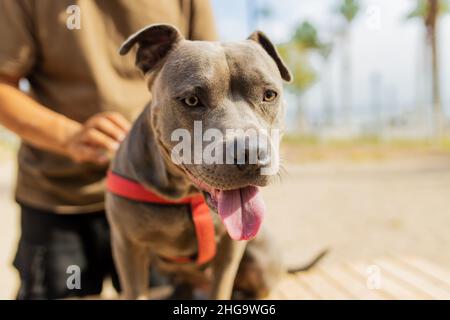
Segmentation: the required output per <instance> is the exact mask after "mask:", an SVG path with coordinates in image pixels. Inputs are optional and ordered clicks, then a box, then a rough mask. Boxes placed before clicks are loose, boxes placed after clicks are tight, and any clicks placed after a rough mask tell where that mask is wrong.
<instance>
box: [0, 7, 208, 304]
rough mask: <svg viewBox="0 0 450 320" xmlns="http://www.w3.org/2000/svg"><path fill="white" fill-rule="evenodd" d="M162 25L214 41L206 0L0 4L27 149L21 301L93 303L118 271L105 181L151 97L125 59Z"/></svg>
mask: <svg viewBox="0 0 450 320" xmlns="http://www.w3.org/2000/svg"><path fill="white" fill-rule="evenodd" d="M153 23H169V24H173V25H175V26H176V27H178V28H179V30H180V31H181V32H182V33H183V34H184V36H185V37H186V38H188V39H192V40H215V39H216V32H215V27H214V21H213V15H212V9H211V4H210V3H209V1H208V0H165V1H159V0H140V1H129V0H95V1H83V0H39V1H37V0H14V1H11V0H0V39H1V41H0V124H2V125H3V126H5V127H6V128H8V129H10V130H11V131H13V132H15V133H16V134H17V135H19V136H20V138H21V141H22V143H21V146H20V150H19V153H18V174H17V182H16V191H15V197H16V201H17V202H18V204H19V205H20V209H21V237H20V240H19V244H18V249H17V253H16V257H15V260H14V265H15V267H16V268H17V269H18V271H19V274H20V289H19V291H18V294H17V298H18V299H56V298H66V297H69V296H86V295H95V294H98V293H100V292H101V290H102V283H103V280H104V278H105V277H107V276H110V275H114V274H115V271H114V267H113V261H112V257H111V248H110V243H109V228H108V224H107V220H106V217H105V214H104V177H105V174H106V170H107V167H108V163H109V161H110V159H111V156H112V155H113V154H114V151H115V150H117V148H118V146H119V144H120V141H121V140H122V139H123V138H124V136H125V135H126V134H127V131H128V130H129V128H130V123H131V121H132V120H133V119H134V118H135V117H136V116H137V115H138V114H139V112H140V111H141V110H142V108H143V107H144V106H145V104H146V103H147V102H148V101H149V99H150V98H151V97H150V96H149V93H148V89H147V88H146V85H145V82H144V81H142V79H143V75H142V74H141V73H140V72H139V71H138V69H137V68H136V67H135V65H134V58H133V54H130V55H128V56H126V57H121V56H120V55H119V54H118V53H117V50H118V48H119V47H120V45H121V44H122V42H123V41H124V40H125V39H126V38H127V37H128V36H130V35H131V34H133V33H135V32H136V31H138V30H139V29H141V28H143V27H144V26H146V25H149V24H153ZM21 79H27V80H28V83H29V90H28V91H29V92H27V93H25V92H23V91H21V90H20V89H19V82H20V80H21ZM73 266H75V269H73V268H74V267H73ZM76 268H79V275H80V278H81V279H79V280H80V285H76V281H75V282H74V283H72V285H69V284H70V283H69V282H70V281H68V279H69V277H70V276H71V275H72V274H73V275H74V274H75V273H72V270H77V269H76ZM114 278H115V279H116V277H115V276H114ZM73 284H75V285H73ZM115 284H116V285H117V279H116V280H115Z"/></svg>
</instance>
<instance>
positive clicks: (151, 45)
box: [119, 24, 183, 74]
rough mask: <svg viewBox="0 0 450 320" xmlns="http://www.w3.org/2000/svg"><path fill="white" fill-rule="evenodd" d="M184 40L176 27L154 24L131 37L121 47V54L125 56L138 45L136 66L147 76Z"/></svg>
mask: <svg viewBox="0 0 450 320" xmlns="http://www.w3.org/2000/svg"><path fill="white" fill-rule="evenodd" d="M182 39H183V36H182V35H181V33H180V31H178V29H177V28H176V27H174V26H172V25H170V24H153V25H150V26H147V27H145V28H143V29H141V30H139V31H138V32H136V33H135V34H133V35H132V36H130V37H129V38H128V39H127V40H126V41H125V42H124V43H123V44H122V46H121V47H120V49H119V53H120V54H121V55H125V54H127V53H128V52H129V51H130V50H131V48H132V47H133V46H134V45H135V44H138V45H139V48H138V51H137V54H136V66H138V67H139V69H141V70H142V72H144V74H145V73H147V72H149V71H153V70H155V68H156V67H158V66H159V65H160V63H161V62H162V61H163V60H164V58H165V57H166V56H167V54H168V53H169V52H170V50H172V49H173V48H174V47H175V46H176V45H177V44H178V42H180V41H181V40H182Z"/></svg>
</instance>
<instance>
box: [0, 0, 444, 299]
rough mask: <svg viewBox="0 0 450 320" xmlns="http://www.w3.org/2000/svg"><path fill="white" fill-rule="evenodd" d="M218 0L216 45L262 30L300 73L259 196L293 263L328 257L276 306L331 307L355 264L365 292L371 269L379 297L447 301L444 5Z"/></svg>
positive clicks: (3, 282) (5, 256)
mask: <svg viewBox="0 0 450 320" xmlns="http://www.w3.org/2000/svg"><path fill="white" fill-rule="evenodd" d="M212 3H213V7H214V12H215V16H216V20H217V25H218V29H219V32H220V36H221V39H222V40H226V41H233V40H241V39H244V38H246V37H247V36H248V35H249V34H250V33H251V32H252V31H253V30H255V29H260V30H262V31H264V32H265V33H266V34H267V35H268V36H269V37H270V38H271V40H273V42H275V43H276V44H277V46H278V48H279V51H280V53H281V54H282V56H283V58H284V59H285V61H286V62H287V64H288V65H289V67H290V68H291V70H292V71H293V73H294V78H295V80H294V82H293V83H292V84H289V85H287V86H286V92H287V93H286V101H287V106H288V109H287V116H286V124H287V127H286V135H285V138H284V142H283V150H282V151H283V171H284V172H283V175H282V179H281V181H280V183H279V184H277V185H274V186H271V187H269V188H267V189H265V190H264V193H265V198H266V202H267V205H268V207H269V209H270V210H269V217H268V218H267V220H268V222H267V224H268V225H269V226H270V229H272V232H273V233H274V234H275V236H276V239H277V241H278V242H279V243H280V245H281V247H282V252H283V257H284V260H285V262H286V264H288V265H291V266H295V265H298V264H301V263H304V262H305V261H308V260H309V259H310V258H311V257H312V256H314V255H315V254H317V253H318V252H320V251H321V250H322V249H323V248H328V249H329V253H328V254H327V256H326V257H325V259H324V260H323V261H322V262H321V265H320V267H319V270H322V271H320V272H322V276H319V280H317V275H315V277H316V278H314V279H315V280H311V279H309V280H308V278H305V279H306V280H305V281H306V282H308V281H310V282H309V287H310V289H311V288H313V290H312V291H311V290H309V289H308V290H309V291H308V290H307V291H308V292H309V293H305V292H306V291H301V292H300V291H298V290H300V289H298V288H297V289H295V290H297V291H296V292H295V293H292V290H291V291H290V293H289V294H287V295H286V294H285V296H283V295H282V297H284V298H303V297H305V296H309V297H311V296H312V297H313V298H334V297H335V296H336V288H334V290H335V291H333V290H331V289H330V288H328V287H327V285H325V288H326V289H323V290H320V289H317V283H322V285H323V282H324V279H326V278H327V277H328V278H330V276H329V270H332V269H326V268H327V266H330V268H332V267H333V266H336V265H340V264H344V266H347V267H342V268H340V269H339V268H338V270H341V271H342V270H344V271H343V272H344V273H345V272H348V273H349V275H348V276H349V277H350V278H352V277H353V276H352V272H350V271H349V270H350V269H352V268H353V269H352V270H356V269H355V268H356V267H351V266H355V265H354V264H353V263H359V262H361V263H362V266H363V268H362V269H361V268H360V269H359V275H362V276H361V278H360V281H361V283H365V281H366V278H364V276H363V274H364V273H365V271H367V270H366V269H365V268H366V266H367V267H370V266H376V267H377V268H379V270H381V272H384V273H382V274H384V277H385V278H386V279H387V280H386V281H387V282H386V283H390V285H389V288H383V287H381V289H380V290H382V291H383V290H384V291H383V292H384V293H383V294H379V295H380V296H382V297H385V298H386V297H391V298H392V297H393V298H405V297H413V298H441V297H444V296H445V294H446V293H448V292H450V271H449V270H450V250H449V248H450V232H448V231H449V228H450V204H449V201H448V199H449V195H450V138H449V131H450V121H449V115H450V42H449V41H446V37H447V38H448V35H449V34H450V6H449V2H448V1H445V0H395V1H392V0H245V1H244V0H226V1H225V0H212ZM17 144H18V141H17V139H16V138H15V137H14V136H13V135H12V134H10V133H8V132H7V131H5V130H3V129H0V147H1V150H2V152H1V153H0V173H1V175H0V212H1V215H0V222H1V223H0V239H1V241H0V298H11V297H13V295H14V292H15V289H16V285H17V278H16V277H17V275H16V272H15V270H14V269H13V268H12V266H11V262H12V258H13V253H14V252H15V245H16V242H17V237H18V232H17V230H18V229H17V228H18V225H19V221H18V215H17V208H16V206H15V204H14V202H13V199H12V191H13V181H14V176H15V166H16V165H15V156H14V155H15V150H16V148H17ZM386 261H387V262H386ZM402 261H403V262H402ZM405 261H406V262H405ZM411 261H416V262H415V263H412V262H411ZM417 261H419V262H417ZM349 263H350V265H348V264H349ZM386 263H387V264H386ZM421 263H422V266H423V265H427V266H429V268H426V269H427V271H426V272H425V271H424V270H423V268H420V267H418V265H420V264H421ZM392 265H394V267H392ZM412 265H414V266H412ZM349 266H350V267H349ZM360 266H361V265H360ZM320 268H324V269H320ZM405 268H406V270H407V271H406V273H404V272H405V271H404V270H405ZM327 270H328V271H327ZM333 270H334V269H333ZM345 270H347V271H345ZM361 270H362V271H361ZM399 270H400V271H399ZM430 270H434V271H430ZM436 270H438V271H436ZM327 272H328V276H324V274H325V275H326V274H327ZM398 272H400V274H398ZM402 272H403V273H402ZM408 272H409V273H408ZM338 273H339V272H338ZM411 273H412V276H411ZM354 278H355V277H353V278H352V279H354ZM392 279H394V280H392ZM417 279H419V280H417ZM424 279H425V280H424ZM433 279H434V280H433ZM432 280H433V281H432ZM311 281H312V282H311ZM314 281H316V282H314ZM321 281H322V282H321ZM300 282H301V280H300ZM302 283H304V282H302ZM430 283H432V284H433V285H432V286H431V288H432V289H430V287H429V286H430ZM302 285H303V284H302ZM359 285H361V284H359ZM356 286H357V285H356ZM364 286H365V285H364ZM396 286H397V287H396ZM405 286H406V288H409V289H404V288H405ZM337 287H338V289H337V290H338V291H339V290H341V291H342V292H346V290H347V289H345V285H342V286H341V287H343V288H344V289H342V288H341V289H339V286H337ZM314 288H315V289H314ZM392 288H397V291H396V293H392ZM398 288H400V289H398ZM402 288H403V289H402ZM295 290H294V291H295ZM302 290H303V289H302ZM398 290H400V291H398ZM402 290H403V291H402ZM288 291H289V290H288ZM347 291H348V290H347ZM394 291H395V290H394ZM311 292H313V293H312V294H311ZM330 292H332V293H330ZM333 292H334V295H333ZM411 292H415V293H417V294H416V295H411ZM344 296H345V295H344ZM369 296H370V295H369ZM345 297H347V298H355V296H354V295H353V296H351V295H349V294H348V295H347V296H345ZM356 298H358V296H356Z"/></svg>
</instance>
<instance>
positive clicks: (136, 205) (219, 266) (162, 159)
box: [106, 24, 292, 299]
mask: <svg viewBox="0 0 450 320" xmlns="http://www.w3.org/2000/svg"><path fill="white" fill-rule="evenodd" d="M133 47H136V48H137V51H136V66H137V67H138V68H139V69H140V70H142V72H143V74H144V75H145V78H146V81H147V82H148V84H149V88H150V87H151V89H150V90H151V94H152V99H151V102H150V103H149V104H148V105H147V106H146V107H145V108H144V110H143V112H142V113H141V114H140V116H139V117H138V118H137V120H136V121H135V122H134V124H133V126H132V128H131V130H130V132H129V134H128V136H127V137H126V138H125V140H124V141H123V143H122V144H121V146H120V148H119V150H118V151H117V153H116V155H115V158H114V160H113V162H112V164H111V167H110V170H111V171H110V172H112V174H113V175H114V176H113V177H112V179H113V180H114V179H116V180H117V179H119V180H120V179H122V180H124V181H122V180H121V181H122V182H123V184H124V185H125V187H122V191H123V192H125V194H120V190H119V191H117V190H116V191H117V192H115V191H114V186H115V185H116V184H120V183H121V182H120V181H119V182H117V181H115V182H114V181H113V182H111V184H112V187H111V188H110V189H109V191H107V193H106V211H107V217H108V221H109V223H110V225H111V241H112V248H113V256H114V261H115V264H116V267H117V270H118V273H119V279H120V283H121V287H122V294H123V297H124V298H126V299H137V298H145V294H146V292H147V290H148V283H149V281H148V279H149V265H150V264H151V265H156V266H157V267H158V270H161V271H162V272H165V273H168V274H171V275H173V276H172V277H171V279H172V281H173V282H174V283H175V285H177V286H179V287H184V288H189V290H188V292H189V294H192V292H193V290H195V288H197V287H200V288H203V289H205V290H208V292H209V297H210V298H211V299H230V298H231V297H232V296H233V295H234V294H242V295H243V296H245V297H248V298H260V297H263V296H265V295H267V294H268V293H269V291H270V290H271V288H272V287H273V286H274V284H275V283H276V281H277V279H278V278H279V276H280V275H281V274H283V272H285V268H284V267H283V265H282V263H281V258H280V256H279V250H278V249H277V247H276V245H275V244H274V241H273V239H272V238H271V237H270V236H269V234H268V232H267V230H266V228H265V227H261V224H262V221H263V217H264V212H265V208H264V203H263V200H262V197H261V195H260V193H259V188H260V187H264V186H267V185H269V184H270V183H272V182H273V181H274V180H275V179H277V177H276V173H277V172H278V170H276V172H275V174H270V175H263V174H261V171H262V170H263V169H264V168H268V167H270V166H272V165H273V163H274V162H277V161H278V157H279V155H278V151H277V149H278V144H279V142H280V141H279V138H277V139H275V140H273V139H270V142H269V145H270V146H269V148H266V150H265V149H263V148H259V146H258V145H256V146H255V145H253V146H250V145H247V144H245V143H244V145H245V146H244V149H245V150H244V154H245V159H244V161H243V162H239V159H236V156H234V158H233V159H232V160H233V162H231V163H228V162H227V163H226V164H214V163H213V164H206V163H181V164H180V163H177V162H176V161H174V159H173V157H172V155H173V153H172V151H173V149H174V148H175V147H176V145H177V141H173V132H175V131H176V130H177V129H180V128H182V129H183V130H185V132H188V133H190V134H192V135H193V133H194V129H195V128H194V126H195V122H196V121H201V123H202V126H203V130H206V129H209V128H214V129H217V130H219V131H220V132H225V131H226V130H227V129H230V128H231V129H242V130H247V129H249V128H251V129H255V130H256V131H264V132H269V131H270V130H273V129H276V130H281V129H282V128H283V119H284V115H285V105H284V100H283V82H284V81H286V82H289V81H291V79H292V76H291V73H290V71H289V70H288V68H287V67H286V65H285V63H284V62H283V61H282V59H281V57H280V55H279V54H278V52H277V50H276V48H275V46H274V45H273V44H272V42H271V41H270V40H269V39H268V38H267V36H265V35H264V34H263V33H262V32H260V31H256V32H254V33H252V34H251V35H250V36H249V38H248V39H246V40H244V41H241V42H230V43H220V42H208V41H189V40H186V39H184V38H183V36H182V35H181V33H180V32H179V31H178V30H177V29H176V28H175V27H174V26H171V25H166V24H158V25H150V26H148V27H146V28H144V29H142V30H140V31H139V32H137V33H135V34H134V35H132V36H130V37H129V38H128V39H127V40H126V41H125V43H124V44H123V45H122V47H121V48H120V51H119V52H120V54H121V55H125V54H127V53H128V52H129V51H130V50H132V49H133ZM239 139H241V140H242V139H243V138H242V136H239V135H236V134H235V135H231V136H226V135H225V136H224V137H223V140H221V141H215V142H216V146H217V145H219V146H222V145H223V146H224V148H225V150H228V149H227V146H228V145H229V144H228V143H229V142H230V141H231V144H230V145H232V148H233V150H234V148H235V144H237V143H239ZM252 148H256V159H255V161H254V163H250V161H249V154H250V153H251V152H252V151H255V150H253V149H252ZM194 149H195V148H194ZM268 150H270V152H269V151H268ZM192 151H193V153H195V152H196V150H192ZM116 182H117V183H116ZM135 187H136V188H138V189H139V190H138V191H139V192H143V193H145V192H147V191H148V192H149V193H151V194H153V195H154V196H155V197H156V198H158V199H159V198H162V199H166V200H167V202H168V203H160V202H158V201H156V202H155V201H153V202H152V201H140V198H133V192H135V191H132V190H134V188H135ZM142 189H144V190H142ZM130 190H131V191H130ZM145 190H147V191H145ZM136 192H137V191H136ZM136 192H135V193H136ZM139 192H138V193H139ZM199 193H201V194H202V195H203V196H204V198H205V199H206V203H207V206H208V208H209V210H208V211H207V214H206V215H205V216H204V218H205V219H210V221H211V223H212V225H213V233H212V234H211V233H209V236H208V235H207V236H206V239H209V242H214V245H215V246H216V247H215V249H214V248H213V249H210V250H209V249H208V250H209V251H208V252H209V254H210V257H209V258H210V260H209V261H202V263H201V264H200V263H197V262H198V261H197V262H196V261H195V260H192V259H191V260H190V259H189V257H195V256H196V255H200V253H199V250H200V248H199V246H200V242H198V237H200V236H202V232H197V230H196V225H195V220H194V221H193V218H192V212H191V211H192V210H193V209H192V206H191V207H190V206H189V205H188V203H189V201H188V202H183V203H177V201H178V200H179V199H186V198H188V199H193V197H195V196H196V195H198V194H199ZM126 194H129V195H130V197H127V196H126ZM209 231H211V230H209ZM209 231H208V232H209ZM204 233H205V232H203V237H204V238H205V235H204ZM206 233H207V232H206ZM208 237H209V238H208ZM207 245H209V244H207ZM202 250H203V249H202ZM211 252H212V253H215V254H214V256H213V257H212V256H211ZM171 257H186V259H185V261H184V262H183V263H180V262H178V261H173V259H171ZM203 257H204V255H203ZM193 259H194V258H193Z"/></svg>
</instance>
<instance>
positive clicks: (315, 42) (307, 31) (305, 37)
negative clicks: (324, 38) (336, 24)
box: [293, 21, 321, 49]
mask: <svg viewBox="0 0 450 320" xmlns="http://www.w3.org/2000/svg"><path fill="white" fill-rule="evenodd" d="M293 40H294V41H295V42H297V43H298V45H300V46H302V47H303V48H304V49H318V48H320V46H321V43H320V41H319V37H318V35H317V30H316V28H315V27H314V26H313V25H312V24H311V23H310V22H308V21H305V22H303V23H302V24H301V25H300V26H298V27H297V29H296V30H295V33H294V38H293Z"/></svg>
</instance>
